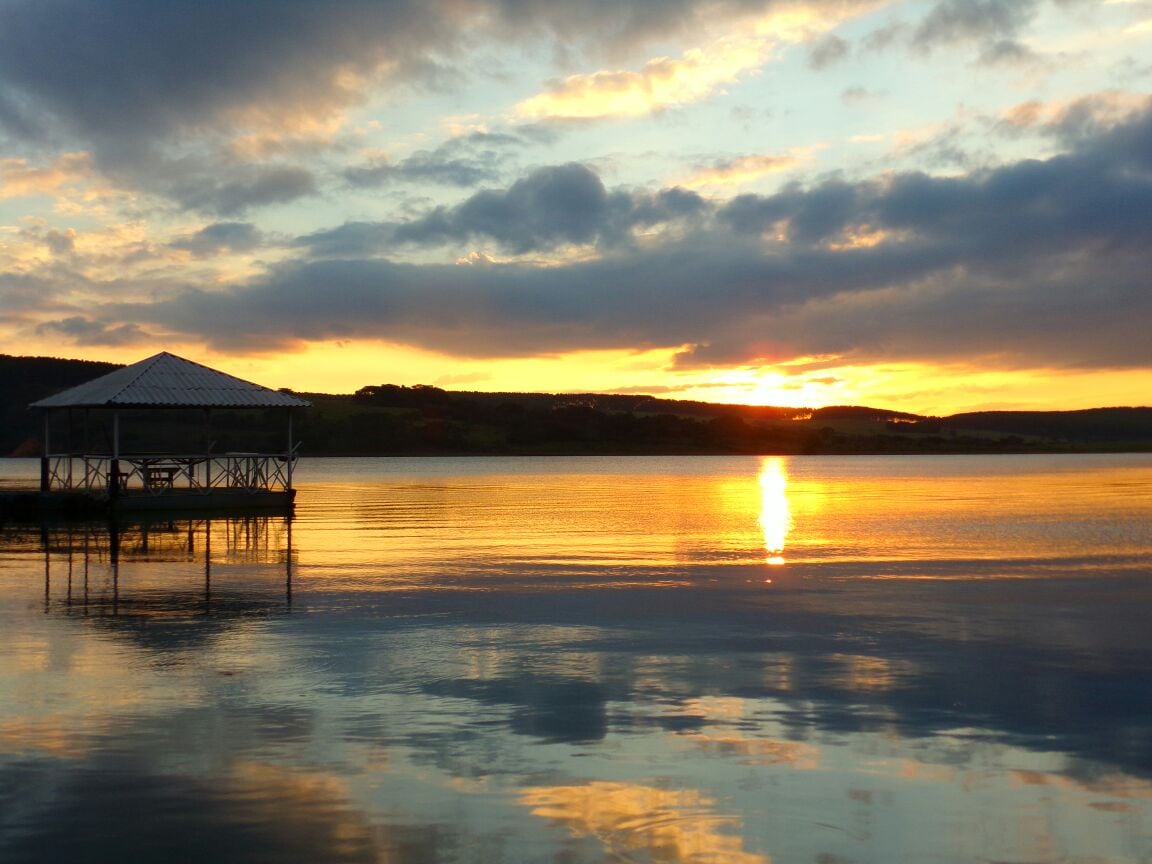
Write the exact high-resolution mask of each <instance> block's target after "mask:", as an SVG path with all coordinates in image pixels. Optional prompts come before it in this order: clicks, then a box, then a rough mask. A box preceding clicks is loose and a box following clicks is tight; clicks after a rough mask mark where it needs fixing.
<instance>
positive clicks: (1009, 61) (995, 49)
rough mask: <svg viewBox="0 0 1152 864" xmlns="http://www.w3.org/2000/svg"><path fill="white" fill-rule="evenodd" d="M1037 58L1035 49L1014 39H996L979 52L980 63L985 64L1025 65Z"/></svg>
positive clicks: (1034, 61) (1035, 60)
mask: <svg viewBox="0 0 1152 864" xmlns="http://www.w3.org/2000/svg"><path fill="white" fill-rule="evenodd" d="M1038 60H1039V57H1038V56H1037V54H1036V52H1035V51H1033V50H1032V49H1031V48H1029V47H1028V46H1027V45H1024V44H1023V43H1021V42H1017V41H1016V40H1015V39H1000V40H997V41H996V42H993V43H992V44H991V45H989V46H988V47H987V48H985V49H984V51H983V52H982V53H981V54H980V63H982V64H983V65H985V66H1025V65H1029V64H1032V63H1036V62H1037V61H1038Z"/></svg>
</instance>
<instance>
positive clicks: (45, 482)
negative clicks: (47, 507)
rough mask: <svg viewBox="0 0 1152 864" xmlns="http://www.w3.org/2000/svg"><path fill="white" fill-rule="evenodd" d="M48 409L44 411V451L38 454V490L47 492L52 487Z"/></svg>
mask: <svg viewBox="0 0 1152 864" xmlns="http://www.w3.org/2000/svg"><path fill="white" fill-rule="evenodd" d="M49 413H50V412H49V411H48V410H47V409H45V411H44V452H43V453H41V454H40V491H41V492H48V491H49V490H50V489H51V488H52V472H51V470H50V469H49V467H48V454H49V453H51V452H52V451H51V449H50V447H49V443H48V415H49Z"/></svg>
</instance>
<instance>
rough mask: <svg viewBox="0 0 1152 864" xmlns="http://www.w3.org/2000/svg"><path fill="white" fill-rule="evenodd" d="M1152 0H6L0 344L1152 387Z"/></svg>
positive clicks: (325, 361) (333, 367)
mask: <svg viewBox="0 0 1152 864" xmlns="http://www.w3.org/2000/svg"><path fill="white" fill-rule="evenodd" d="M1150 94H1152V2H1148V0H1096V2H1089V0H915V2H884V0H873V2H867V0H865V2H855V0H802V2H776V0H770V2H764V0H709V2H698V0H539V2H533V0H372V2H368V0H363V2H360V0H340V2H319V0H314V2H304V0H245V2H242V3H237V2H235V0H195V2H171V0H101V2H98V3H92V2H90V0H0V353H7V354H18V355H38V356H55V357H70V358H83V359H98V360H110V361H116V362H132V361H134V360H138V359H142V358H143V357H146V356H149V355H151V354H153V353H155V352H157V351H161V350H167V351H171V352H173V353H176V354H179V355H181V356H184V357H187V358H189V359H192V360H196V361H198V362H202V363H206V364H208V365H210V366H213V367H215V368H218V369H222V370H223V371H226V372H229V373H231V374H234V375H239V376H240V377H243V378H248V379H250V380H255V381H258V382H260V383H263V384H266V385H268V386H275V387H292V388H295V389H297V390H303V391H310V392H329V393H349V392H353V391H355V390H356V389H358V388H360V387H363V386H366V385H372V384H382V383H392V384H404V385H415V384H430V385H435V386H439V387H444V388H446V389H453V390H481V391H544V392H613V393H650V394H652V395H657V396H663V397H667V398H683V399H702V400H707V401H717V402H741V403H751V404H774V405H794V406H810V407H819V406H824V405H840V404H867V405H873V406H877V407H890V408H895V409H900V410H905V411H914V412H918V413H926V414H949V413H955V412H958V411H966V410H985V409H1059V408H1087V407H1099V406H1111V405H1148V404H1152V290H1150V289H1152V95H1150Z"/></svg>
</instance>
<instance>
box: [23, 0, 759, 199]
mask: <svg viewBox="0 0 1152 864" xmlns="http://www.w3.org/2000/svg"><path fill="white" fill-rule="evenodd" d="M773 2H774V0H720V2H715V0H712V2H708V3H703V2H702V0H611V2H609V0H584V2H578V3H573V2H568V0H541V2H535V0H533V2H525V0H478V2H475V3H467V4H461V3H457V2H454V0H346V2H340V3H338V4H321V3H316V2H314V0H244V2H242V3H237V2H234V0H199V2H195V3H174V2H155V3H145V2H139V0H102V2H99V3H91V2H88V0H35V2H29V0H0V20H2V21H3V26H0V131H2V132H3V134H5V135H7V136H11V137H12V138H13V139H14V140H20V141H23V142H25V143H31V144H34V145H35V146H38V147H43V148H49V149H53V150H55V151H57V152H62V151H65V150H71V149H77V148H82V149H84V150H86V151H88V152H90V153H91V154H92V158H93V166H94V168H95V169H96V170H97V171H99V172H101V173H102V174H103V175H104V176H106V177H107V178H109V179H110V180H112V181H113V182H114V183H116V184H118V185H120V186H122V187H124V188H127V189H131V190H141V191H144V192H146V193H149V194H152V195H157V196H161V197H165V198H168V199H169V200H171V201H173V202H174V203H175V204H177V205H178V206H181V207H184V208H187V209H191V210H194V211H198V212H201V213H211V214H215V215H220V216H235V215H238V214H241V213H243V212H245V211H246V210H247V209H249V208H252V207H260V206H268V205H276V204H283V203H287V202H290V201H294V200H297V199H299V198H302V197H305V196H308V195H311V194H313V193H314V192H315V188H316V182H317V181H316V178H315V177H312V176H309V175H308V173H307V172H306V171H304V169H302V168H300V167H298V166H286V165H269V164H267V163H266V162H265V161H264V160H265V159H266V158H267V156H268V155H269V154H270V153H274V152H278V153H283V152H286V150H288V149H291V148H290V147H288V146H287V144H286V143H285V142H290V141H291V139H292V137H293V136H294V135H297V134H302V133H301V131H300V130H308V129H315V128H317V126H318V125H320V126H323V124H324V123H325V122H326V121H328V120H332V119H334V118H335V117H336V116H337V115H338V114H339V112H341V111H343V110H344V109H346V108H348V107H349V106H352V105H355V104H359V103H362V102H363V101H364V100H366V99H367V98H368V96H369V95H370V94H379V93H381V92H384V91H385V90H386V89H387V88H389V87H394V86H398V85H402V84H410V85H419V86H432V87H435V86H443V85H444V84H445V83H448V82H452V81H456V80H461V79H462V78H463V77H464V76H465V75H474V74H475V69H474V68H472V67H470V66H469V64H474V63H475V62H476V56H475V52H476V50H477V47H476V46H478V45H480V44H485V42H486V40H491V39H495V40H497V41H498V42H500V41H502V42H504V43H506V44H507V43H509V42H514V41H516V40H523V41H526V42H528V43H531V44H533V45H535V44H536V43H537V40H539V39H540V38H542V37H547V38H551V39H554V40H557V41H558V42H560V43H562V44H563V48H564V50H571V51H573V52H586V53H595V54H604V53H611V52H613V51H626V50H628V49H629V48H632V47H636V46H638V45H639V44H642V43H644V42H645V41H647V40H650V39H653V38H658V37H667V36H669V35H671V34H672V33H674V32H676V31H682V30H686V29H689V28H691V27H692V26H693V24H694V22H696V21H698V20H699V19H700V17H701V16H703V15H705V14H706V15H708V16H709V17H710V18H711V19H714V18H715V17H716V16H738V15H741V14H745V13H748V12H750V11H753V10H756V9H761V8H765V7H767V6H770V5H772V3H773ZM487 44H491V42H490V41H489V42H488V43H487ZM238 134H244V135H255V136H256V137H257V138H259V139H260V140H261V141H263V142H265V143H264V144H263V145H261V146H257V147H255V148H253V149H252V150H248V151H245V150H243V149H242V148H241V149H237V148H231V147H230V144H231V143H232V138H233V137H234V136H236V135H238ZM303 134H306V133H303ZM524 134H526V135H527V134H531V133H530V130H524ZM508 143H509V142H507V141H501V140H499V139H498V136H488V137H487V138H484V137H483V136H474V137H473V138H471V139H470V140H469V141H468V145H469V146H470V147H471V148H473V149H472V150H471V151H469V152H458V153H456V154H455V155H453V154H452V153H450V152H449V150H447V149H445V148H440V149H438V150H434V151H429V152H426V153H420V154H416V155H414V156H412V157H409V158H408V159H405V160H403V161H402V162H400V163H398V164H396V165H392V164H389V163H379V162H378V163H369V164H367V165H361V166H355V167H353V168H350V169H348V171H347V172H346V174H345V179H346V180H347V181H348V182H349V183H351V184H353V185H359V186H371V185H374V184H379V183H383V182H389V181H391V180H394V179H404V180H417V181H421V182H431V183H440V184H448V185H454V186H462V187H469V186H475V185H478V184H480V183H487V182H494V181H496V180H497V179H499V177H498V169H499V166H500V159H499V153H500V151H501V149H502V148H503V147H504V146H505V145H506V144H508ZM315 146H323V145H321V144H316V145H315ZM484 148H487V149H484ZM449 149H450V148H449ZM243 163H248V164H243Z"/></svg>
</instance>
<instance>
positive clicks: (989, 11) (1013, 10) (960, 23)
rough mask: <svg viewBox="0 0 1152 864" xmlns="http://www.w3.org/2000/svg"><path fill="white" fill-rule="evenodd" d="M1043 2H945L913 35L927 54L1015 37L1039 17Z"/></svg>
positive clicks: (1002, 0)
mask: <svg viewBox="0 0 1152 864" xmlns="http://www.w3.org/2000/svg"><path fill="white" fill-rule="evenodd" d="M1038 6H1039V0H941V2H939V3H937V4H936V6H935V7H933V9H932V11H931V12H929V13H928V14H927V15H926V16H925V17H924V19H923V20H922V21H921V22H920V24H919V25H918V26H917V27H916V29H915V30H914V31H913V33H912V44H913V45H914V46H915V47H917V48H921V49H924V50H929V49H931V48H934V47H936V46H938V45H944V44H949V43H953V42H963V41H968V40H976V41H996V40H1001V39H1005V38H1011V37H1013V36H1015V35H1016V34H1017V33H1019V32H1020V30H1022V29H1023V28H1024V26H1025V25H1026V24H1028V23H1029V22H1030V21H1031V20H1032V17H1033V16H1034V15H1035V14H1036V9H1037V7H1038Z"/></svg>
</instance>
